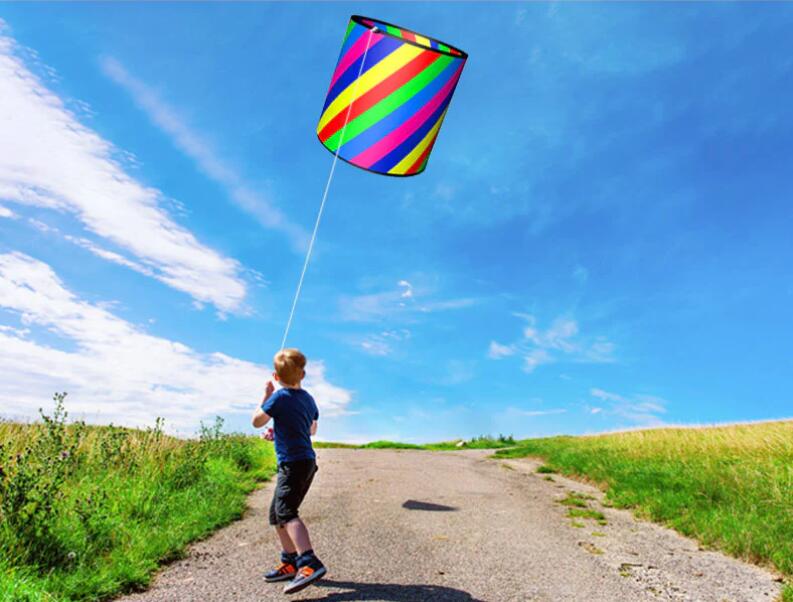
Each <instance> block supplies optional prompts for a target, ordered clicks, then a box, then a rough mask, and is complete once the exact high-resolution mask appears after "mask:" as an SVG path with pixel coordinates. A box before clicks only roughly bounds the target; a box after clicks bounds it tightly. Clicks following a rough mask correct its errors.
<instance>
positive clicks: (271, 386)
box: [264, 380, 275, 401]
mask: <svg viewBox="0 0 793 602" xmlns="http://www.w3.org/2000/svg"><path fill="white" fill-rule="evenodd" d="M273 391H275V385H274V384H273V381H271V380H268V381H267V386H266V387H265V388H264V399H265V401H267V399H269V398H270V395H272V394H273Z"/></svg>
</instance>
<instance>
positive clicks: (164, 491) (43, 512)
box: [0, 399, 275, 602]
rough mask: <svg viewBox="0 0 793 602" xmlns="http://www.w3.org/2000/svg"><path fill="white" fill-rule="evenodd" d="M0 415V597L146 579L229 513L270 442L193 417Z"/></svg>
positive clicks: (72, 596) (105, 589) (121, 586)
mask: <svg viewBox="0 0 793 602" xmlns="http://www.w3.org/2000/svg"><path fill="white" fill-rule="evenodd" d="M56 401H57V406H56V410H55V413H54V414H53V416H51V417H44V420H43V422H41V423H37V424H31V425H20V424H10V423H0V600H4V601H9V602H10V601H14V602H16V601H19V602H22V601H45V600H46V601H69V600H97V599H103V598H108V597H110V596H112V595H113V594H116V593H118V592H121V591H125V590H131V589H136V588H140V587H142V586H144V585H146V584H147V583H148V580H149V578H150V576H151V575H152V573H153V571H154V570H155V569H156V568H157V566H158V564H160V563H161V562H163V561H167V560H169V559H173V558H175V557H178V556H179V555H180V554H181V553H182V551H183V550H184V547H185V545H186V544H187V543H189V542H190V541H193V540H195V539H197V538H200V537H203V536H206V535H207V534H209V533H210V532H212V531H213V530H214V529H216V528H217V527H219V526H221V525H223V524H226V523H228V522H229V521H231V520H233V519H235V518H238V517H239V516H240V515H241V514H242V512H243V510H244V508H245V498H246V494H247V493H248V492H250V491H251V490H252V489H253V488H254V487H255V484H256V482H257V481H259V480H263V479H266V478H267V477H269V475H271V474H272V473H273V471H274V468H275V461H274V454H273V450H272V446H271V445H270V444H267V443H265V442H264V441H262V440H259V439H255V438H252V437H244V436H239V435H224V434H222V433H221V423H220V422H218V423H216V424H215V425H214V426H213V427H211V428H202V431H201V434H200V435H201V436H200V438H199V439H196V440H182V439H177V438H174V437H169V436H167V435H165V434H163V432H162V424H161V423H160V422H159V421H158V422H157V423H156V424H155V426H154V427H153V428H150V429H148V430H145V431H144V430H135V429H125V428H118V427H88V426H85V425H83V424H80V423H75V424H67V422H66V414H65V412H64V411H63V407H62V403H61V401H62V400H60V399H58V400H56Z"/></svg>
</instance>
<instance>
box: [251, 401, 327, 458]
mask: <svg viewBox="0 0 793 602" xmlns="http://www.w3.org/2000/svg"><path fill="white" fill-rule="evenodd" d="M262 411H263V412H265V413H266V414H267V415H268V416H270V417H271V418H272V419H273V420H275V427H274V429H273V430H274V431H275V454H276V456H278V462H295V461H296V460H313V459H315V458H316V457H317V456H316V454H315V453H314V448H313V447H311V423H312V422H314V421H315V420H317V419H318V418H319V410H318V409H317V404H316V402H315V401H314V398H313V397H311V395H309V394H308V392H306V391H304V390H303V389H289V388H287V387H284V388H283V389H278V390H277V391H276V392H275V393H273V394H272V395H270V398H269V399H268V400H267V401H265V402H264V403H263V404H262Z"/></svg>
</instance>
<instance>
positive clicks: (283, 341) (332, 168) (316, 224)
mask: <svg viewBox="0 0 793 602" xmlns="http://www.w3.org/2000/svg"><path fill="white" fill-rule="evenodd" d="M374 31H375V30H374V29H370V30H369V38H368V39H367V40H366V48H364V51H363V58H362V59H361V66H360V67H359V68H358V76H357V77H356V78H355V85H354V87H353V90H352V101H351V102H350V104H349V105H348V106H347V114H346V115H345V117H344V125H343V126H342V128H341V134H340V135H339V144H338V146H337V147H336V153H335V155H334V157H333V163H332V164H331V166H330V173H329V174H328V181H327V182H326V183H325V192H324V193H322V202H321V203H320V204H319V212H318V213H317V220H316V221H315V222H314V231H313V232H312V233H311V241H310V242H309V243H308V251H307V252H306V260H305V261H304V262H303V271H302V272H300V280H299V281H298V283H297V290H296V291H295V297H294V299H293V300H292V309H291V310H290V311H289V319H288V320H287V322H286V329H284V338H283V339H281V349H283V348H284V347H286V337H287V336H289V329H290V328H291V327H292V319H293V318H294V317H295V308H296V307H297V300H298V299H299V298H300V291H301V290H302V289H303V280H304V279H305V277H306V271H307V270H308V263H309V261H310V260H311V251H312V250H313V249H314V241H315V240H316V239H317V230H319V222H320V220H321V219H322V212H323V211H324V209H325V201H326V200H327V199H328V191H329V190H330V183H331V182H332V181H333V174H334V172H335V171H336V163H337V162H338V160H339V153H340V152H341V145H342V144H343V143H344V133H345V131H346V130H347V122H348V121H349V119H350V112H351V111H352V105H353V104H354V103H355V92H356V91H357V90H358V82H359V81H360V79H361V73H362V72H363V66H364V64H365V63H366V55H367V53H368V52H369V43H370V42H371V41H372V34H373V33H374Z"/></svg>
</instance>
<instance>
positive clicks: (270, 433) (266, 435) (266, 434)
mask: <svg viewBox="0 0 793 602" xmlns="http://www.w3.org/2000/svg"><path fill="white" fill-rule="evenodd" d="M262 439H264V440H265V441H272V440H273V439H275V431H273V429H271V428H269V429H267V430H266V431H264V433H263V434H262Z"/></svg>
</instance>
